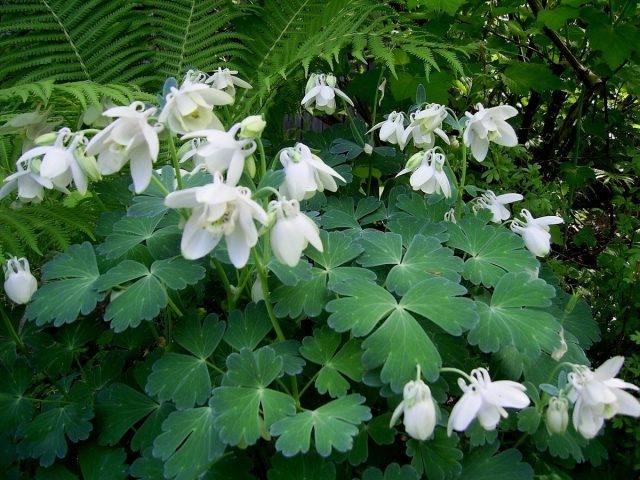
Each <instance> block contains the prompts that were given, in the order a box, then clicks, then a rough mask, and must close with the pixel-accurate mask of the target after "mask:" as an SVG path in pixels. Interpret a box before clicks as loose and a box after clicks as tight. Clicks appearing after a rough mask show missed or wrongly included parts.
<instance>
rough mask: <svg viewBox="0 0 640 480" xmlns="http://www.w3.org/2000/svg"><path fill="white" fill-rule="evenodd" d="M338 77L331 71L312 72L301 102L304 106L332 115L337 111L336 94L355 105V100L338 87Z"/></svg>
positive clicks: (311, 110)
mask: <svg viewBox="0 0 640 480" xmlns="http://www.w3.org/2000/svg"><path fill="white" fill-rule="evenodd" d="M336 83H337V80H336V77H334V76H333V75H332V74H331V73H329V74H326V75H325V74H324V73H320V74H318V73H312V74H311V76H310V77H309V80H308V81H307V86H306V88H305V95H304V98H303V99H302V101H301V102H300V103H301V104H302V105H303V106H304V108H305V109H306V110H307V111H308V112H309V113H313V109H314V108H315V109H316V110H319V111H321V112H325V113H326V114H327V115H331V114H333V113H334V112H335V111H336V94H337V95H338V96H339V97H341V98H342V99H343V100H344V101H345V102H347V103H348V104H349V105H351V106H352V107H353V102H352V101H351V99H350V98H349V97H348V96H347V94H346V93H344V92H343V91H342V90H340V89H339V88H337V87H336Z"/></svg>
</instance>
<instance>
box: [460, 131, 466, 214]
mask: <svg viewBox="0 0 640 480" xmlns="http://www.w3.org/2000/svg"><path fill="white" fill-rule="evenodd" d="M460 147H461V148H462V173H461V174H460V184H459V185H458V218H460V217H461V216H462V205H463V204H462V197H463V195H464V182H465V181H466V178H467V146H466V145H465V144H464V142H462V143H461V144H460Z"/></svg>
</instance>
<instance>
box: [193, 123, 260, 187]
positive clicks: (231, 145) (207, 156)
mask: <svg viewBox="0 0 640 480" xmlns="http://www.w3.org/2000/svg"><path fill="white" fill-rule="evenodd" d="M241 128H242V124H240V123H236V124H235V125H234V126H232V127H231V128H230V129H229V131H228V132H224V131H220V130H201V131H198V132H192V133H189V134H188V135H185V136H184V137H182V138H183V139H187V138H194V137H204V138H206V142H200V144H199V145H198V146H197V147H196V150H195V156H196V162H197V163H204V164H205V165H206V166H207V170H209V173H211V174H212V175H213V174H214V173H216V172H220V173H224V172H227V184H228V185H231V186H234V185H237V184H238V181H239V180H240V177H241V176H242V171H243V170H244V162H245V159H246V158H247V157H248V156H249V155H251V154H252V153H253V152H255V151H256V142H255V141H254V140H253V139H250V138H245V139H241V140H236V134H237V133H238V131H239V130H240V129H241ZM185 159H186V158H185V157H183V158H182V160H183V161H184V160H185Z"/></svg>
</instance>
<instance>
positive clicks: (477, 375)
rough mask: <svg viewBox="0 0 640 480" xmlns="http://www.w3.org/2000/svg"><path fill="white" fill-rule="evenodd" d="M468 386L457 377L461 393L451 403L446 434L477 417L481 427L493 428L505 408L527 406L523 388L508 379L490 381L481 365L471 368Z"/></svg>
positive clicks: (459, 430) (504, 416)
mask: <svg viewBox="0 0 640 480" xmlns="http://www.w3.org/2000/svg"><path fill="white" fill-rule="evenodd" d="M470 377H471V380H470V382H469V385H467V384H466V382H465V381H464V380H463V379H462V378H459V379H458V385H459V386H460V389H461V390H462V391H463V392H464V394H463V395H462V397H460V400H458V403H456V404H455V406H454V407H453V410H451V415H450V416H449V423H448V425H447V434H448V435H449V436H451V432H453V431H454V430H456V431H458V432H462V431H464V430H466V429H467V427H468V426H469V425H470V424H471V422H472V421H473V420H474V419H475V418H477V419H478V421H479V422H480V425H482V428H484V429H485V430H494V429H495V428H496V426H497V425H498V422H499V421H500V418H507V417H508V415H509V414H508V413H507V411H506V410H505V408H518V409H521V408H525V407H526V406H528V405H529V397H527V394H526V393H525V392H526V390H527V389H526V388H525V387H524V385H521V384H520V383H517V382H512V381H510V380H498V381H497V382H493V381H491V377H490V376H489V372H488V371H487V369H485V368H476V369H474V370H472V371H471V375H470Z"/></svg>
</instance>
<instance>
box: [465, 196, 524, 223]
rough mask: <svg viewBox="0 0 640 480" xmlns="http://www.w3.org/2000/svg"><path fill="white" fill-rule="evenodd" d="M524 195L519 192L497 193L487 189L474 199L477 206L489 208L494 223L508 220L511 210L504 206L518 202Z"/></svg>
mask: <svg viewBox="0 0 640 480" xmlns="http://www.w3.org/2000/svg"><path fill="white" fill-rule="evenodd" d="M523 198H524V197H523V196H522V195H520V194H519V193H504V194H502V195H497V196H496V194H495V193H493V192H492V191H491V190H487V191H486V192H485V193H484V194H483V195H482V196H481V197H478V199H477V200H476V205H477V206H478V207H479V208H486V209H489V210H491V213H492V214H493V216H492V217H491V221H492V222H494V223H501V222H503V221H504V220H508V219H509V217H510V216H511V212H509V210H508V209H507V207H505V205H507V204H509V203H513V202H519V201H520V200H522V199H523Z"/></svg>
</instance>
